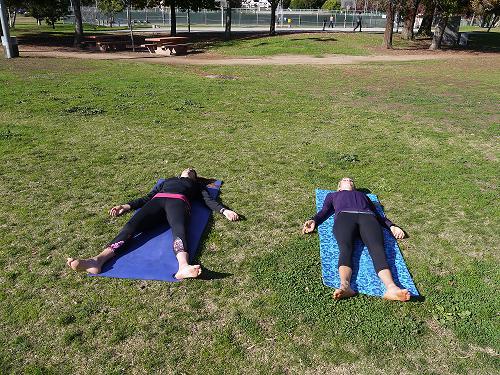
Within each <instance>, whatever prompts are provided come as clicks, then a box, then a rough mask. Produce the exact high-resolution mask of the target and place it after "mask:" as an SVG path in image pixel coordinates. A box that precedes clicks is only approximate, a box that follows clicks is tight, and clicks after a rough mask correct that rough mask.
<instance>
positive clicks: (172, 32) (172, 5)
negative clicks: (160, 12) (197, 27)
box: [170, 1, 177, 36]
mask: <svg viewBox="0 0 500 375" xmlns="http://www.w3.org/2000/svg"><path fill="white" fill-rule="evenodd" d="M176 35H177V18H176V17H175V1H172V2H171V3H170V36H176Z"/></svg>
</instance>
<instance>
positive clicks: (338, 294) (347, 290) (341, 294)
mask: <svg viewBox="0 0 500 375" xmlns="http://www.w3.org/2000/svg"><path fill="white" fill-rule="evenodd" d="M355 294H356V292H355V291H354V290H352V289H351V287H350V286H341V287H340V288H338V289H335V292H333V298H334V299H342V298H349V297H352V296H354V295H355Z"/></svg>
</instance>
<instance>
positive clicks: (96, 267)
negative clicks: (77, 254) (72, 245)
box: [66, 258, 102, 274]
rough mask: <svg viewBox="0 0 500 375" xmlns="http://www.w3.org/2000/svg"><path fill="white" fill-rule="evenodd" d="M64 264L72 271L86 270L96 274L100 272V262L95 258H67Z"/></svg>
mask: <svg viewBox="0 0 500 375" xmlns="http://www.w3.org/2000/svg"><path fill="white" fill-rule="evenodd" d="M66 264H67V265H68V266H69V267H71V269H73V270H74V271H87V272H88V273H93V274H97V273H100V272H101V267H102V264H101V263H99V262H98V261H97V260H96V259H95V258H90V259H73V258H68V261H67V262H66Z"/></svg>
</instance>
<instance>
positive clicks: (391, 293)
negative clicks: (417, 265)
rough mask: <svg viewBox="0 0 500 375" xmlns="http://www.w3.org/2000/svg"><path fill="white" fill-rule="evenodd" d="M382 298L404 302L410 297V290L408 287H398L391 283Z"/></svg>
mask: <svg viewBox="0 0 500 375" xmlns="http://www.w3.org/2000/svg"><path fill="white" fill-rule="evenodd" d="M384 299H388V300H391V301H402V302H406V301H408V300H409V299H410V292H409V291H408V289H400V288H398V287H397V286H396V285H392V286H390V287H388V288H387V291H386V292H385V294H384Z"/></svg>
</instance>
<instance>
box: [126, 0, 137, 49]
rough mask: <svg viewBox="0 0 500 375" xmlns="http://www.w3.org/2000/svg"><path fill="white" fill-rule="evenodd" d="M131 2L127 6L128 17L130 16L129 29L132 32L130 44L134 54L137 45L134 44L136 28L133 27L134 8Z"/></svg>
mask: <svg viewBox="0 0 500 375" xmlns="http://www.w3.org/2000/svg"><path fill="white" fill-rule="evenodd" d="M130 3H131V1H130V0H129V3H128V5H127V16H128V27H129V31H130V42H131V43H132V52H135V43H134V28H133V27H132V9H131V8H132V6H131V5H130Z"/></svg>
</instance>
